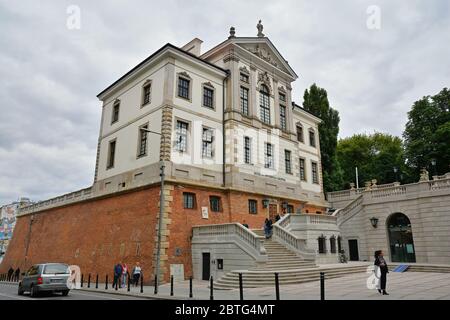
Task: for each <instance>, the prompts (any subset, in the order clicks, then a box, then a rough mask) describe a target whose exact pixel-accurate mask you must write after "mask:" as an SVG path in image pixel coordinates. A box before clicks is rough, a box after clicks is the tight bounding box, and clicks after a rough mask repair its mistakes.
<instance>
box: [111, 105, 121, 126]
mask: <svg viewBox="0 0 450 320" xmlns="http://www.w3.org/2000/svg"><path fill="white" fill-rule="evenodd" d="M119 110H120V102H115V103H114V105H113V110H112V117H111V124H113V123H115V122H117V121H119Z"/></svg>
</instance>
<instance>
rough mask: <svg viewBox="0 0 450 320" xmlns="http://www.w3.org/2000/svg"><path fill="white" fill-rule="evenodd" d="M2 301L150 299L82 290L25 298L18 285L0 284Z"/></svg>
mask: <svg viewBox="0 0 450 320" xmlns="http://www.w3.org/2000/svg"><path fill="white" fill-rule="evenodd" d="M0 300H148V298H147V299H145V298H138V297H130V296H124V295H116V294H108V293H100V292H86V291H81V290H71V291H70V292H69V295H68V296H66V297H63V296H62V295H61V294H60V293H55V294H51V293H43V294H41V295H39V296H38V297H36V298H31V297H30V295H29V293H27V292H26V293H25V294H24V295H23V296H19V295H18V294H17V284H9V283H0Z"/></svg>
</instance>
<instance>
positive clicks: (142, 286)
mask: <svg viewBox="0 0 450 320" xmlns="http://www.w3.org/2000/svg"><path fill="white" fill-rule="evenodd" d="M141 293H144V275H143V274H141Z"/></svg>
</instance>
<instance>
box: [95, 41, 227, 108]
mask: <svg viewBox="0 0 450 320" xmlns="http://www.w3.org/2000/svg"><path fill="white" fill-rule="evenodd" d="M170 49H173V50H175V51H176V52H178V53H180V54H182V55H185V56H186V57H189V58H192V59H194V61H197V62H198V63H201V64H205V65H207V66H208V67H212V68H214V69H216V70H217V71H219V72H222V73H224V75H226V74H227V72H228V71H227V70H225V69H222V68H220V67H219V66H217V65H215V64H213V63H210V62H208V61H206V60H203V59H201V58H199V57H197V56H196V55H194V54H192V53H190V52H187V51H185V50H182V49H180V48H178V47H177V46H174V45H173V44H171V43H166V44H165V45H164V46H162V47H161V48H160V49H158V50H157V51H155V52H154V53H153V54H151V55H150V56H148V57H147V58H146V59H145V60H143V61H142V62H140V63H139V64H138V65H136V66H135V67H134V68H132V69H131V70H130V71H128V72H127V73H125V74H124V75H123V76H122V77H120V78H119V79H118V80H116V81H115V82H113V83H112V84H111V85H110V86H108V87H107V88H106V89H104V90H103V91H102V92H100V93H99V94H98V95H97V98H99V99H101V96H102V95H104V94H105V93H106V92H107V91H109V90H110V89H112V88H114V87H115V86H117V85H118V84H119V83H121V82H123V81H124V80H125V79H127V78H130V77H131V76H132V75H133V74H134V73H136V72H137V71H138V70H140V69H141V68H143V67H144V66H145V65H147V64H149V63H150V62H151V61H152V60H153V59H154V58H156V57H157V56H159V55H160V54H163V53H164V52H165V51H166V50H170Z"/></svg>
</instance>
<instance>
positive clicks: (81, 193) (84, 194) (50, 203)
mask: <svg viewBox="0 0 450 320" xmlns="http://www.w3.org/2000/svg"><path fill="white" fill-rule="evenodd" d="M91 197H92V187H89V188H85V189H81V190H78V191H74V192H71V193H67V194H64V195H62V196H59V197H55V198H52V199H48V200H45V201H40V202H36V203H33V204H31V205H29V206H25V207H21V208H20V209H19V214H18V215H24V214H27V213H31V212H34V211H37V210H42V209H48V208H53V207H57V206H61V205H63V204H69V203H72V202H77V201H81V200H86V199H89V198H91Z"/></svg>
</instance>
